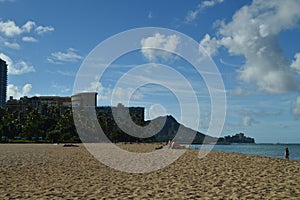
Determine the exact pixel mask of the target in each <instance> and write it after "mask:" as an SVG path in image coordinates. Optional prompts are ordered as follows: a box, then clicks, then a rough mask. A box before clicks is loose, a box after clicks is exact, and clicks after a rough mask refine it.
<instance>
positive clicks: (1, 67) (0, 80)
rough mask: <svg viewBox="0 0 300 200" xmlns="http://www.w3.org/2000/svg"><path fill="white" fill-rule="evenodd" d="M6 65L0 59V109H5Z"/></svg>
mask: <svg viewBox="0 0 300 200" xmlns="http://www.w3.org/2000/svg"><path fill="white" fill-rule="evenodd" d="M6 88H7V64H6V62H5V61H4V60H2V59H0V107H1V108H6Z"/></svg>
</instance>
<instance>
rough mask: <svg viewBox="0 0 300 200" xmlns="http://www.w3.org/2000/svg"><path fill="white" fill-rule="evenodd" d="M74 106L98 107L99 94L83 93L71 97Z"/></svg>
mask: <svg viewBox="0 0 300 200" xmlns="http://www.w3.org/2000/svg"><path fill="white" fill-rule="evenodd" d="M71 99H72V106H75V107H86V106H91V107H96V106H97V92H82V93H76V94H73V95H72V96H71Z"/></svg>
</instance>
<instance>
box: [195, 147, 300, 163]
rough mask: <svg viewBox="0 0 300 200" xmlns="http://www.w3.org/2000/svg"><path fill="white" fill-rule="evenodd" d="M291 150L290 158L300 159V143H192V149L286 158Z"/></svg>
mask: <svg viewBox="0 0 300 200" xmlns="http://www.w3.org/2000/svg"><path fill="white" fill-rule="evenodd" d="M286 147H288V148H289V151H290V160H300V144H230V145H215V146H212V145H190V147H189V148H190V149H211V148H212V150H215V151H222V152H234V153H241V154H252V155H258V156H266V157H272V158H284V152H285V148H286Z"/></svg>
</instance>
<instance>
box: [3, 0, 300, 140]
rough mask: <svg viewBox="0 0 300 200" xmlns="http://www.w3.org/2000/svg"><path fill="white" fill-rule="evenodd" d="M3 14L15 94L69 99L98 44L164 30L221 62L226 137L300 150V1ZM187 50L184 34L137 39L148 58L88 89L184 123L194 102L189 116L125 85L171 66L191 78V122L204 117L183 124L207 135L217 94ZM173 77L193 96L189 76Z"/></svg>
mask: <svg viewBox="0 0 300 200" xmlns="http://www.w3.org/2000/svg"><path fill="white" fill-rule="evenodd" d="M0 8H1V13H0V58H2V59H4V60H5V61H6V62H7V64H8V66H9V70H8V73H9V76H8V96H10V95H11V96H14V97H15V98H19V97H21V96H24V95H26V96H34V95H60V96H70V95H71V94H72V93H73V85H74V81H75V78H76V74H77V72H78V70H79V69H80V66H81V64H82V63H83V61H84V60H85V58H86V57H87V56H88V55H89V53H90V52H91V51H92V50H93V49H94V48H95V47H96V46H97V45H98V44H99V43H101V42H103V41H104V40H106V39H107V38H109V37H111V36H113V35H115V34H118V33H120V32H123V31H126V30H129V29H134V28H141V27H162V28H167V29H172V30H175V31H178V32H181V33H183V34H185V35H186V36H188V37H190V38H192V39H193V40H195V41H196V42H197V44H198V45H199V50H201V49H204V50H205V53H206V54H207V55H209V56H211V58H212V61H214V63H215V64H216V66H217V68H218V70H219V72H220V74H221V77H222V81H223V82H224V92H225V94H226V97H227V105H226V106H227V111H226V119H225V124H224V128H223V130H222V133H221V135H227V134H234V133H238V132H244V133H245V134H246V135H249V136H252V137H255V138H256V141H257V142H273V143H276V142H298V143H300V123H299V122H300V39H299V35H300V12H299V10H300V1H299V0H287V1H281V0H253V1H250V0H241V1H236V0H206V1H185V0H175V1H173V0H172V1H171V0H170V1H169V0H167V1H159V0H149V1H138V0H128V1H117V0H112V1H92V0H91V1H66V0H63V1H58V0H53V1H39V0H25V1H21V0H0ZM180 42H182V41H181V40H180V38H179V37H178V36H177V35H176V34H169V35H168V34H165V33H161V32H157V33H155V34H153V35H149V36H148V37H144V38H142V39H141V40H140V41H137V43H138V44H139V46H140V47H139V48H140V50H137V51H134V52H131V53H129V54H126V55H122V56H120V57H119V58H118V59H117V60H115V61H114V62H113V63H112V64H111V66H110V67H109V68H108V69H107V71H106V72H105V73H104V74H103V76H101V77H100V76H95V77H96V78H95V80H94V81H93V84H91V87H90V88H89V90H92V91H93V90H94V91H97V92H98V93H99V96H98V105H111V96H112V95H114V96H115V97H116V99H117V101H119V102H122V103H124V104H126V101H125V102H123V100H125V99H128V98H129V99H130V102H129V105H131V106H144V107H145V108H146V116H147V118H153V117H155V116H157V115H159V114H171V115H174V116H175V118H176V119H178V120H179V121H180V119H181V112H182V110H181V109H185V107H184V106H185V104H183V105H181V106H183V108H180V99H179V100H178V96H177V95H178V94H174V92H172V91H170V90H169V89H168V87H165V86H163V85H159V84H152V85H151V84H148V85H144V86H142V87H139V88H134V87H130V84H128V85H127V86H126V87H125V86H124V85H122V86H120V85H117V84H116V83H117V82H118V80H120V79H121V78H122V76H123V75H124V74H126V73H127V72H129V71H130V70H132V69H135V68H136V67H137V66H140V65H143V64H147V63H156V64H164V65H167V66H169V67H171V69H174V70H176V71H177V72H178V73H179V74H180V75H182V76H183V77H185V79H186V80H188V81H189V82H190V84H191V86H192V88H193V91H194V92H195V95H196V96H197V100H198V103H199V109H197V110H199V113H200V123H199V126H198V127H194V126H193V125H191V123H190V122H191V121H193V120H194V118H195V113H197V112H195V109H194V110H193V109H186V110H187V111H188V115H189V118H188V119H185V120H183V123H184V124H185V125H187V126H192V127H193V128H196V129H198V130H200V131H202V132H207V130H208V127H209V122H210V119H211V109H210V108H211V104H212V103H211V99H210V97H211V96H210V93H209V86H207V84H206V82H205V80H203V78H202V77H201V75H199V74H198V73H197V72H196V71H195V69H193V66H191V64H190V63H188V62H186V61H185V60H184V59H182V58H179V57H178V56H176V55H173V54H172V53H170V52H174V51H175V52H176V50H177V49H178V47H179V46H180ZM118 45H119V46H120V47H122V45H124V44H122V43H120V44H118ZM149 47H150V48H163V49H165V50H168V51H170V52H169V53H168V52H166V51H160V50H153V49H152V50H151V49H148V48H149ZM109 50H111V51H113V49H109ZM98 64H106V63H98ZM153 66H155V65H154V64H153ZM139 69H140V70H142V71H140V72H141V73H139V75H140V76H138V77H139V78H143V80H146V79H147V77H150V75H153V74H155V75H156V77H157V78H159V77H166V75H169V74H168V73H169V71H168V70H167V69H166V71H163V70H162V71H155V69H157V68H155V67H153V69H151V67H150V68H149V67H148V68H139ZM131 75H132V74H131ZM133 75H134V73H133ZM169 77H170V78H169V79H168V80H169V81H170V82H172V83H173V87H175V88H178V92H179V93H180V95H183V96H184V95H185V93H184V92H185V91H184V88H183V87H181V86H182V82H180V78H179V79H176V80H175V78H174V77H175V76H173V75H172V76H171V75H170V76H169ZM178 77H181V76H178ZM127 78H128V77H127ZM135 79H137V75H136V76H135V77H132V80H135ZM127 81H128V80H127ZM187 102H188V101H187ZM114 103H116V100H115V101H114Z"/></svg>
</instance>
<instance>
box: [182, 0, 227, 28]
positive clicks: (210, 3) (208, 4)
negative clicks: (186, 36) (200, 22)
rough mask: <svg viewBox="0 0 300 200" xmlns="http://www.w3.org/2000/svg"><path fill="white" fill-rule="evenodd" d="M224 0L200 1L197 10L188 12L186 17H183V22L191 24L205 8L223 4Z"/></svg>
mask: <svg viewBox="0 0 300 200" xmlns="http://www.w3.org/2000/svg"><path fill="white" fill-rule="evenodd" d="M223 1H224V0H207V1H202V2H201V3H200V4H198V6H197V8H196V9H195V10H194V11H192V10H190V11H188V13H187V15H186V16H185V22H187V23H189V22H192V21H193V20H195V19H196V18H197V16H198V15H199V14H200V13H201V12H202V11H203V10H204V9H205V8H207V7H213V6H215V5H217V4H220V3H223Z"/></svg>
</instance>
